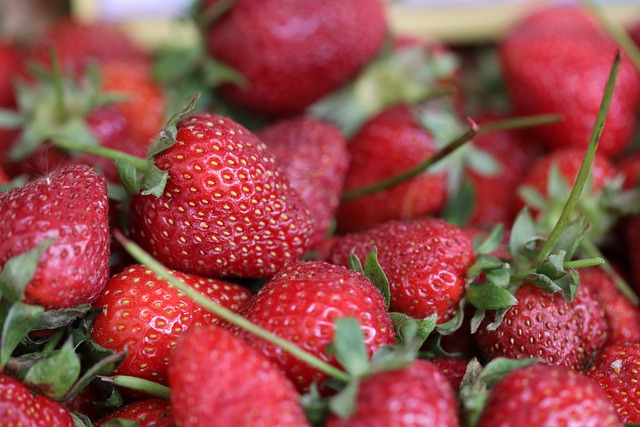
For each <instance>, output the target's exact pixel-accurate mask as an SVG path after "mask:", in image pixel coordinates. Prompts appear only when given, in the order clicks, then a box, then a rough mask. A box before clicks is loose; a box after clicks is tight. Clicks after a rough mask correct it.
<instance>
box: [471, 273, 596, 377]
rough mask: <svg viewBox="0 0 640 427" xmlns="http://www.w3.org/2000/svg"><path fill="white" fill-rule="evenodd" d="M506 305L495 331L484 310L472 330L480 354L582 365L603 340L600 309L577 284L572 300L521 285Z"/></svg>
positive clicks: (555, 363) (589, 293) (582, 287)
mask: <svg viewBox="0 0 640 427" xmlns="http://www.w3.org/2000/svg"><path fill="white" fill-rule="evenodd" d="M515 297H516V299H517V300H518V303H517V304H515V305H514V306H512V307H511V308H510V309H509V310H508V311H507V313H506V315H505V316H504V319H503V321H502V323H501V324H500V326H499V327H498V328H497V329H496V330H495V331H489V330H487V326H488V324H489V323H490V322H492V321H493V320H494V318H493V316H492V315H488V316H487V317H485V319H484V320H483V321H482V323H481V324H480V327H479V328H478V331H477V332H476V335H475V337H476V341H477V343H478V346H479V347H480V351H481V352H482V354H483V355H484V356H485V357H486V358H487V359H489V360H492V359H495V358H496V357H508V358H511V359H522V358H528V357H537V358H539V359H540V360H541V361H543V362H544V363H547V364H550V365H559V366H566V367H569V368H572V369H575V370H578V371H579V370H582V369H584V367H585V366H586V365H587V363H588V362H589V360H591V358H592V357H593V356H595V355H596V354H597V352H598V351H600V350H601V349H602V347H603V346H604V343H605V341H606V339H607V323H606V320H605V313H604V310H603V309H602V307H601V306H600V304H599V303H598V301H597V300H596V298H595V297H594V295H593V294H592V293H591V291H590V290H589V289H588V288H587V287H584V286H581V287H580V288H579V290H578V292H577V294H576V296H575V298H574V300H573V301H572V302H570V303H569V302H567V301H566V300H565V299H564V297H563V296H562V295H561V294H560V293H549V292H545V291H543V290H541V289H540V288H537V287H536V286H534V285H530V284H525V285H523V286H521V287H520V288H519V289H518V290H517V291H516V293H515Z"/></svg>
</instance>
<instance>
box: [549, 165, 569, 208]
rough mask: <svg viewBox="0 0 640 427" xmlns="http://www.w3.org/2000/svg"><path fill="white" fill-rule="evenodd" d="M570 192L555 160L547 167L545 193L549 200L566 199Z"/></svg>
mask: <svg viewBox="0 0 640 427" xmlns="http://www.w3.org/2000/svg"><path fill="white" fill-rule="evenodd" d="M570 192H571V186H569V185H568V184H567V182H566V181H565V179H564V177H563V176H562V174H561V173H560V168H559V167H558V164H557V163H556V162H553V163H552V164H551V166H550V167H549V175H548V179H547V194H548V195H549V199H551V200H566V199H567V197H569V193H570Z"/></svg>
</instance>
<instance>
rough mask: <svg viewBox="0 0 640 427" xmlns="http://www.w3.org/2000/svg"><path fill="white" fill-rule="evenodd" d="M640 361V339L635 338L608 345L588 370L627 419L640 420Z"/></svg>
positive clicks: (636, 421) (633, 422)
mask: <svg viewBox="0 0 640 427" xmlns="http://www.w3.org/2000/svg"><path fill="white" fill-rule="evenodd" d="M639 365H640V342H638V341H636V342H628V343H619V344H615V345H612V346H609V347H607V348H605V349H604V350H603V351H602V353H600V355H599V356H598V358H597V359H596V360H595V361H594V362H593V364H592V365H591V367H590V368H589V370H588V371H587V375H589V377H590V378H591V379H592V380H594V381H595V382H596V383H598V384H600V387H602V388H603V389H604V391H605V393H606V395H607V397H608V398H609V399H610V400H611V403H613V406H614V407H615V408H616V411H617V412H618V417H620V421H622V422H624V423H629V424H636V423H639V422H640V386H639V385H638V366H639Z"/></svg>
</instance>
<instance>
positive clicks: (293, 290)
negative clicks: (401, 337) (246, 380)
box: [237, 261, 395, 391]
mask: <svg viewBox="0 0 640 427" xmlns="http://www.w3.org/2000/svg"><path fill="white" fill-rule="evenodd" d="M241 314H242V315H243V316H244V317H245V318H247V319H248V320H250V321H251V322H252V323H254V324H256V325H258V326H260V327H262V328H265V329H267V330H269V331H271V332H272V333H274V334H275V335H278V336H280V337H282V338H285V339H287V340H289V341H291V342H293V343H295V344H297V345H299V346H300V347H301V348H303V349H304V350H306V351H307V352H309V353H311V354H313V355H315V356H317V357H318V358H320V359H322V360H324V361H326V362H329V363H332V364H333V365H336V366H338V362H337V360H336V359H335V358H334V357H331V356H330V355H329V353H328V352H327V348H326V347H327V345H329V344H331V343H332V342H333V339H334V331H335V328H336V326H335V323H334V322H335V320H336V319H338V318H340V317H355V318H357V319H358V320H359V321H360V324H361V328H362V333H363V335H364V339H365V344H366V346H367V350H368V351H369V355H370V356H371V355H373V353H374V352H375V351H376V350H377V349H378V348H380V347H381V346H383V345H388V344H393V343H395V332H394V330H393V325H392V322H391V317H390V316H389V314H388V313H387V311H386V307H385V301H384V298H383V297H382V295H381V294H380V292H379V291H378V289H377V288H376V287H375V286H374V285H373V284H372V283H371V282H370V281H369V280H368V279H367V278H365V277H364V276H363V275H361V274H360V273H356V272H355V271H353V270H349V269H347V268H345V267H341V266H337V265H331V264H328V263H325V262H321V261H309V262H300V263H296V264H292V265H290V266H288V267H286V268H284V269H283V270H282V271H280V272H279V273H278V274H277V275H276V276H274V277H273V278H272V279H271V280H270V281H269V282H268V283H267V284H266V285H264V286H263V287H262V288H261V289H260V291H259V292H258V293H257V294H256V295H255V296H254V297H253V298H252V299H251V300H250V301H249V303H248V304H247V305H246V306H245V307H244V309H243V310H242V311H241ZM237 332H238V334H239V336H240V337H242V338H243V339H244V340H245V341H247V342H248V343H249V344H250V345H251V346H252V347H253V348H255V349H257V350H259V351H260V352H261V353H263V354H265V355H266V356H267V357H269V358H270V359H271V360H273V361H274V362H275V363H276V364H277V365H278V366H279V367H280V369H282V371H283V372H284V373H285V374H286V375H287V376H288V377H289V378H290V379H291V380H292V381H293V382H294V383H295V384H296V386H297V387H298V389H299V390H301V391H305V390H308V388H309V386H310V385H311V383H312V382H315V383H316V384H319V383H321V382H323V381H324V380H326V379H328V378H327V375H326V374H323V373H322V372H320V371H318V370H317V369H315V368H312V367H311V366H309V365H308V364H306V363H304V362H302V361H300V360H298V359H297V358H295V357H294V356H292V355H290V354H288V353H284V352H282V350H281V349H280V348H278V347H275V346H274V345H273V344H269V343H267V342H266V341H263V340H261V339H259V338H257V337H256V336H255V335H252V334H250V333H249V332H246V331H244V330H239V331H237Z"/></svg>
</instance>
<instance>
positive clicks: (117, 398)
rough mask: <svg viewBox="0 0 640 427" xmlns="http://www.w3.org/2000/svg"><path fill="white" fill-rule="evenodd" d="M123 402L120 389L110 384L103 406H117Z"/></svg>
mask: <svg viewBox="0 0 640 427" xmlns="http://www.w3.org/2000/svg"><path fill="white" fill-rule="evenodd" d="M123 403H124V399H123V398H122V394H120V391H119V390H118V389H117V388H116V387H113V386H111V393H110V394H109V397H108V398H107V400H105V402H104V406H106V407H107V408H119V407H120V406H122V404H123Z"/></svg>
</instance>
